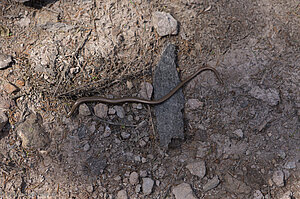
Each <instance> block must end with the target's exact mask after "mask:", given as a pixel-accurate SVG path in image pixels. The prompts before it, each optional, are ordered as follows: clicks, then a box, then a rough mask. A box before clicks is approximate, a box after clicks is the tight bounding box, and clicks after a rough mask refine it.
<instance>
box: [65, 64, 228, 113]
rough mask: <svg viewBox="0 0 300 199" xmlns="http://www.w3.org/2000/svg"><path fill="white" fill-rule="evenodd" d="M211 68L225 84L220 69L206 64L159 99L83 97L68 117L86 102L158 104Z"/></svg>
mask: <svg viewBox="0 0 300 199" xmlns="http://www.w3.org/2000/svg"><path fill="white" fill-rule="evenodd" d="M206 70H210V71H212V72H214V74H215V75H216V77H217V78H218V80H219V81H220V83H222V84H223V81H222V79H221V77H220V75H219V73H218V71H217V70H216V69H214V68H212V67H210V66H206V67H203V68H200V69H199V70H198V71H196V72H195V73H194V74H192V75H191V76H189V77H188V78H186V79H185V80H183V81H182V82H180V83H179V84H178V85H177V86H176V87H175V88H173V89H172V90H171V91H170V92H169V93H168V94H166V95H165V96H164V97H162V98H161V99H159V100H147V99H141V98H136V97H124V98H117V99H109V98H105V97H100V96H93V97H82V98H79V99H78V100H76V102H75V103H74V104H73V106H72V108H71V111H70V112H69V113H68V115H67V117H70V116H71V115H73V114H74V112H75V111H76V109H77V107H78V106H79V105H80V104H82V103H86V102H102V103H108V104H120V103H124V102H135V103H143V104H151V105H156V104H160V103H162V102H164V101H166V100H167V99H169V98H170V97H171V96H172V95H174V94H175V93H176V92H177V91H178V89H180V88H181V87H182V86H183V85H184V84H186V83H187V82H189V81H190V80H192V79H193V78H194V77H196V76H197V75H198V74H200V73H202V72H203V71H206Z"/></svg>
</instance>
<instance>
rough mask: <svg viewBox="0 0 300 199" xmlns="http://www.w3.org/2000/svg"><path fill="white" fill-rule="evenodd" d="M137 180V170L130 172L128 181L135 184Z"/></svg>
mask: <svg viewBox="0 0 300 199" xmlns="http://www.w3.org/2000/svg"><path fill="white" fill-rule="evenodd" d="M138 181H139V174H138V173H137V172H132V173H131V174H130V176H129V182H130V184H132V185H135V184H137V183H138Z"/></svg>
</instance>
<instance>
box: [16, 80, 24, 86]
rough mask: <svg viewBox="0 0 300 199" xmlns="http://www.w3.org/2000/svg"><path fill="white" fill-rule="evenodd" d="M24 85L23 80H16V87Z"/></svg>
mask: <svg viewBox="0 0 300 199" xmlns="http://www.w3.org/2000/svg"><path fill="white" fill-rule="evenodd" d="M24 85H25V82H24V81H23V80H20V79H18V80H17V81H16V86H17V87H19V88H20V87H23V86H24Z"/></svg>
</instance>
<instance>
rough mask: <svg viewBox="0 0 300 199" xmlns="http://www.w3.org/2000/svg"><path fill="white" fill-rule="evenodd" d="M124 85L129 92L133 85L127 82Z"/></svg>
mask: <svg viewBox="0 0 300 199" xmlns="http://www.w3.org/2000/svg"><path fill="white" fill-rule="evenodd" d="M126 85H127V88H128V89H130V90H131V89H132V88H133V84H132V82H131V81H127V82H126Z"/></svg>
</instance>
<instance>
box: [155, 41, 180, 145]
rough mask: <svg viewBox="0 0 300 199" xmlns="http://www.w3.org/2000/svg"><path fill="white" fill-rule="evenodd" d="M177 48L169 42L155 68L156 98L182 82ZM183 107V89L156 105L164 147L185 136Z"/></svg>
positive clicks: (159, 132)
mask: <svg viewBox="0 0 300 199" xmlns="http://www.w3.org/2000/svg"><path fill="white" fill-rule="evenodd" d="M175 50H176V49H175V46H174V45H173V44H168V45H167V47H166V48H165V50H164V52H163V53H162V55H161V59H160V61H159V62H158V65H157V66H156V68H155V71H154V79H153V86H154V99H156V100H157V99H160V98H162V97H163V96H165V95H166V94H168V93H169V92H170V91H171V90H172V89H173V88H174V87H176V86H177V84H178V83H180V79H179V77H178V73H177V70H176V54H175ZM183 107H184V96H183V93H182V89H180V90H179V91H178V92H177V93H175V94H174V95H173V96H172V97H171V98H170V99H168V100H167V101H165V102H164V103H162V104H159V105H156V106H155V107H154V111H155V116H156V122H157V132H158V134H159V139H160V145H161V146H162V147H168V145H169V144H170V143H171V141H172V139H183V138H184V133H183V130H184V125H183V114H182V109H183Z"/></svg>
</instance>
